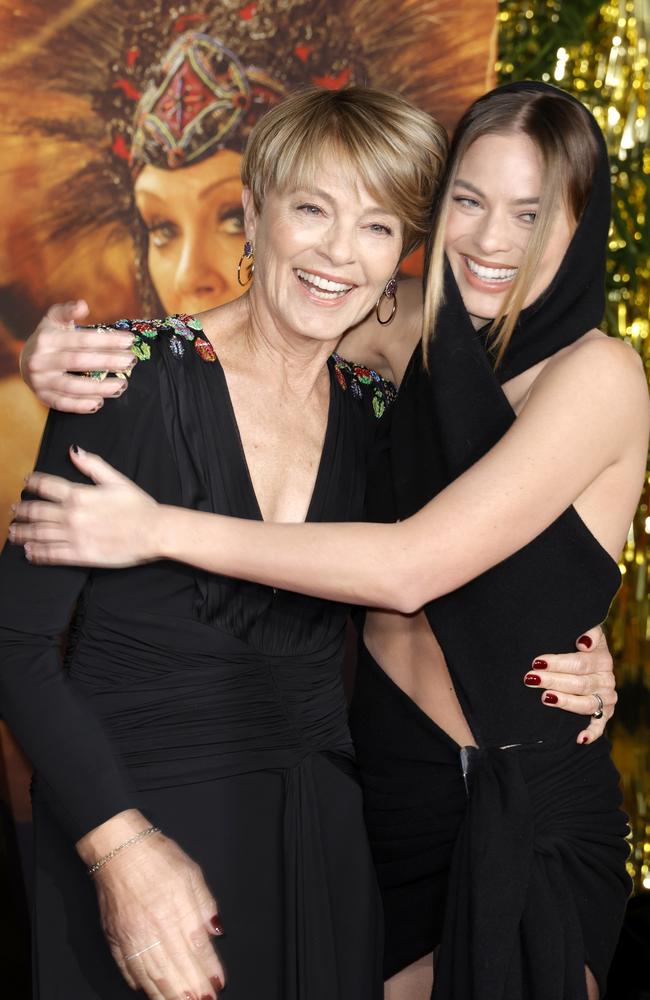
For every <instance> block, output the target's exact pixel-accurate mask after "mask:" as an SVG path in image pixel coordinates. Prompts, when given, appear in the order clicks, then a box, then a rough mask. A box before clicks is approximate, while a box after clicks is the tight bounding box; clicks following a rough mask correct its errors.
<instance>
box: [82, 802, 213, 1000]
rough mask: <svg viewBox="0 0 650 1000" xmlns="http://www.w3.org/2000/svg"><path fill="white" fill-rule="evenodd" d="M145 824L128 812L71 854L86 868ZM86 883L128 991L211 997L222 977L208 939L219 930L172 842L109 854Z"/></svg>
mask: <svg viewBox="0 0 650 1000" xmlns="http://www.w3.org/2000/svg"><path fill="white" fill-rule="evenodd" d="M149 825H150V824H149V821H148V820H147V819H146V818H145V817H144V816H143V815H142V814H141V813H140V812H138V811H137V810H136V809H130V810H127V811H126V812H123V813H119V814H118V815H117V816H113V817H112V818H111V819H109V820H108V821H107V822H106V823H103V824H102V825H101V826H99V827H97V828H96V829H95V830H92V831H91V832H90V833H89V834H87V835H86V836H85V837H83V838H82V839H81V840H80V841H79V842H78V843H77V851H78V853H79V855H80V856H81V858H82V860H83V861H85V862H86V864H87V865H91V864H93V863H94V862H95V861H96V860H97V859H98V858H103V857H104V856H105V855H107V854H108V853H109V852H110V851H112V850H113V849H114V848H115V847H116V846H119V845H120V844H123V843H124V842H125V841H128V840H129V839H130V838H131V837H133V836H134V834H137V833H138V832H140V831H142V830H145V829H147V827H148V826H149ZM93 881H94V883H95V888H96V890H97V899H98V903H99V910H100V916H101V922H102V927H103V929H104V933H105V935H106V938H107V940H108V944H109V947H110V950H111V954H112V955H113V958H114V959H115V961H116V963H117V965H118V966H119V968H120V971H121V972H122V975H123V976H124V978H125V980H126V981H127V983H128V984H129V986H130V987H131V988H132V989H134V990H143V991H144V993H145V995H146V996H147V997H148V998H149V1000H180V998H181V997H187V996H191V997H193V998H194V1000H204V998H208V1000H215V998H216V997H217V996H218V995H219V992H220V990H221V989H223V986H224V984H225V976H224V971H223V968H222V966H221V962H220V961H219V958H218V956H217V954H216V952H215V949H214V945H213V941H214V938H215V937H216V936H220V935H221V934H223V928H222V926H221V921H220V919H219V916H218V914H217V904H216V902H215V899H214V897H213V895H212V893H211V892H210V890H209V889H208V887H207V885H206V883H205V880H204V878H203V874H202V872H201V869H200V868H199V866H198V865H197V864H196V862H194V861H193V860H192V859H191V858H190V857H188V855H187V854H185V852H184V851H183V850H181V848H180V847H179V846H178V844H176V843H175V842H174V841H173V840H169V839H168V838H167V837H165V836H164V834H163V833H160V832H157V833H155V834H153V835H152V836H149V837H147V838H146V839H143V840H141V841H140V842H138V843H136V844H133V845H132V846H129V847H128V848H126V849H125V850H122V851H119V852H118V853H116V854H115V856H114V857H112V858H111V859H110V860H109V861H107V862H106V863H105V864H103V865H102V867H101V868H100V869H99V870H98V871H97V872H96V873H95V874H94V875H93Z"/></svg>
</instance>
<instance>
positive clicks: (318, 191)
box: [292, 187, 399, 219]
mask: <svg viewBox="0 0 650 1000" xmlns="http://www.w3.org/2000/svg"><path fill="white" fill-rule="evenodd" d="M292 193H293V194H307V195H315V196H316V197H317V198H322V199H323V200H324V201H327V202H329V203H330V205H333V204H334V198H332V196H331V194H328V193H327V191H323V190H322V188H311V187H299V188H296V189H295V191H293V192H292ZM364 212H366V213H367V212H381V213H382V215H390V216H391V218H395V219H399V215H398V214H397V212H395V211H391V209H390V208H385V207H384V206H383V205H377V204H374V205H369V206H368V208H366V209H364Z"/></svg>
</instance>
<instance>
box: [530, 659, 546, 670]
mask: <svg viewBox="0 0 650 1000" xmlns="http://www.w3.org/2000/svg"><path fill="white" fill-rule="evenodd" d="M533 669H534V670H547V669H548V663H547V662H546V660H533Z"/></svg>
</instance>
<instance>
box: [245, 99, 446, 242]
mask: <svg viewBox="0 0 650 1000" xmlns="http://www.w3.org/2000/svg"><path fill="white" fill-rule="evenodd" d="M332 154H333V155H334V156H335V157H336V160H337V162H341V163H343V165H344V166H345V167H347V168H348V169H349V170H350V172H351V174H352V175H353V176H354V175H358V176H359V178H360V179H361V181H362V183H363V185H364V187H365V188H366V189H367V190H368V191H369V192H370V193H371V194H372V195H373V197H375V198H377V201H378V202H379V204H380V205H382V206H383V207H385V208H386V209H389V210H390V211H391V212H392V213H394V214H395V215H397V216H398V217H399V218H400V219H401V220H402V224H403V227H404V233H403V242H402V257H405V256H406V255H407V254H409V253H411V251H412V250H415V248H416V247H417V246H418V245H419V244H420V243H421V242H422V241H423V239H424V237H425V236H426V233H427V231H428V223H429V216H430V211H431V202H432V200H433V196H434V193H435V191H436V187H437V184H438V180H439V178H440V177H441V175H442V172H443V169H444V164H445V159H446V155H447V135H446V132H445V130H444V128H443V126H442V125H441V124H440V123H439V122H437V121H435V120H434V119H433V118H431V116H430V115H428V114H426V113H425V112H424V111H419V110H418V109H417V108H414V107H413V105H411V104H409V103H408V101H405V100H404V99H403V98H402V97H399V96H398V95H397V94H389V93H387V92H385V91H381V90H374V89H372V88H370V87H348V88H347V89H344V90H322V89H319V88H316V87H310V88H309V89H306V90H300V91H297V92H296V93H294V94H291V95H289V97H286V98H285V99H284V100H283V101H281V102H280V104H278V105H276V107H274V108H272V109H271V110H270V111H268V112H267V113H266V114H265V115H264V117H263V118H262V119H261V120H260V121H259V122H258V123H257V125H256V126H255V128H254V129H253V131H252V133H251V136H250V138H249V140H248V145H247V146H246V150H245V152H244V157H243V160H242V165H241V179H242V183H243V184H244V185H245V187H248V188H250V190H251V192H252V195H253V203H254V205H255V209H256V211H258V212H259V211H260V210H261V208H262V205H263V203H264V198H265V196H266V194H267V193H268V192H269V191H270V190H277V191H286V190H291V189H292V188H296V189H297V188H304V187H306V188H307V189H309V188H310V187H312V186H313V184H314V182H316V181H317V178H318V172H319V169H320V167H321V164H322V162H323V158H324V157H325V156H326V155H332Z"/></svg>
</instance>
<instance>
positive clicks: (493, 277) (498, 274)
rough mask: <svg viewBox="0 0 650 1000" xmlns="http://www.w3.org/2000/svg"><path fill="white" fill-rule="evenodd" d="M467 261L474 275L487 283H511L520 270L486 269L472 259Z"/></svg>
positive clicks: (514, 268) (505, 268) (504, 268)
mask: <svg viewBox="0 0 650 1000" xmlns="http://www.w3.org/2000/svg"><path fill="white" fill-rule="evenodd" d="M465 260H466V261H467V266H468V268H469V269H470V271H471V272H472V274H475V275H476V276H477V278H483V279H484V280H486V281H511V280H512V278H514V276H515V274H516V273H517V270H518V269H517V268H516V267H485V266H484V265H483V264H477V263H476V261H475V260H472V258H471V257H465Z"/></svg>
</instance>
